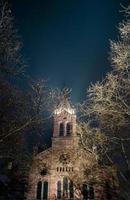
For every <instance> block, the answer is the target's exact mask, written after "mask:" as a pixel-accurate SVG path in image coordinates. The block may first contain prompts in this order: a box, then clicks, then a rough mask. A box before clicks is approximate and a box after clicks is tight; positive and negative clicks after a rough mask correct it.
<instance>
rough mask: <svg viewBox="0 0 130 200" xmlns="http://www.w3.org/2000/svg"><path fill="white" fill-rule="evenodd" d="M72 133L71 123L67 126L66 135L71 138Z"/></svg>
mask: <svg viewBox="0 0 130 200" xmlns="http://www.w3.org/2000/svg"><path fill="white" fill-rule="evenodd" d="M71 131H72V125H71V123H67V125H66V135H67V136H70V135H71Z"/></svg>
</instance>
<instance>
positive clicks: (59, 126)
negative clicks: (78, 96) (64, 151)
mask: <svg viewBox="0 0 130 200" xmlns="http://www.w3.org/2000/svg"><path fill="white" fill-rule="evenodd" d="M76 138H77V136H76V114H75V109H74V108H73V107H72V106H71V105H70V103H69V101H68V100H67V99H66V100H64V101H63V102H61V103H60V105H59V106H58V107H57V108H56V109H55V111H54V121H53V137H52V147H53V148H65V147H69V146H70V147H71V145H74V144H75V142H76Z"/></svg>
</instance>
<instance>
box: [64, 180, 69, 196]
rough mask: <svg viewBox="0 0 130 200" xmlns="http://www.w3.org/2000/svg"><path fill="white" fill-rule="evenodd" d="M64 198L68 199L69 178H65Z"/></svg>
mask: <svg viewBox="0 0 130 200" xmlns="http://www.w3.org/2000/svg"><path fill="white" fill-rule="evenodd" d="M63 196H64V197H66V198H67V197H68V178H67V177H64V178H63Z"/></svg>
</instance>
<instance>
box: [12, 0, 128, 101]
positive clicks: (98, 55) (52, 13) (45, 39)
mask: <svg viewBox="0 0 130 200" xmlns="http://www.w3.org/2000/svg"><path fill="white" fill-rule="evenodd" d="M10 1H11V3H12V8H13V13H14V15H15V21H16V27H17V28H18V30H19V34H20V35H21V37H22V41H23V53H24V56H25V58H26V59H27V61H28V63H29V65H30V67H29V68H28V70H27V73H28V74H29V75H32V76H33V77H36V78H44V79H48V80H49V84H50V86H51V87H60V88H62V87H63V85H66V86H68V87H70V88H72V99H73V101H75V102H77V101H79V100H81V99H82V98H83V97H84V96H85V93H86V89H87V88H88V86H89V85H90V83H91V82H93V83H94V82H95V81H97V80H101V79H102V78H103V77H104V75H105V73H106V72H107V71H110V70H111V67H110V64H109V61H108V52H109V39H117V33H118V32H117V26H118V23H119V22H120V21H121V20H122V19H123V16H122V14H121V13H119V10H121V6H120V3H121V4H123V5H124V6H127V5H128V3H130V0H129V1H128V0H35V1H34V0H10Z"/></svg>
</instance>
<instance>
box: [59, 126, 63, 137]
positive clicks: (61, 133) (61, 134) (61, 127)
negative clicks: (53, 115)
mask: <svg viewBox="0 0 130 200" xmlns="http://www.w3.org/2000/svg"><path fill="white" fill-rule="evenodd" d="M59 136H64V124H63V123H60V127H59Z"/></svg>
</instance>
